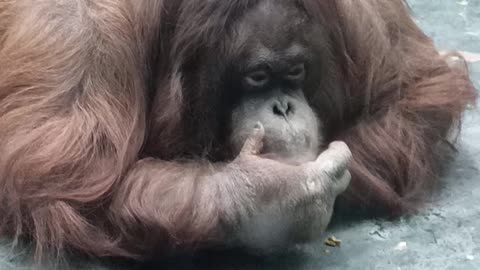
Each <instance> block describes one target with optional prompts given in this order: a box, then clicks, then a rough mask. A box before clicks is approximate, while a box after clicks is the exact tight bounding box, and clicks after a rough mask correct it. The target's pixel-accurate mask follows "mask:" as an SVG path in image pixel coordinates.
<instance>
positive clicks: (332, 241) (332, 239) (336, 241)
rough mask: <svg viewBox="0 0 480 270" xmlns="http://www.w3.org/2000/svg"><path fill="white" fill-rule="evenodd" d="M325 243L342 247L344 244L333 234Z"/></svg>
mask: <svg viewBox="0 0 480 270" xmlns="http://www.w3.org/2000/svg"><path fill="white" fill-rule="evenodd" d="M325 245H327V246H329V247H340V246H341V245H342V241H341V240H339V239H337V238H335V236H333V235H332V236H330V237H329V238H328V239H327V240H326V241H325Z"/></svg>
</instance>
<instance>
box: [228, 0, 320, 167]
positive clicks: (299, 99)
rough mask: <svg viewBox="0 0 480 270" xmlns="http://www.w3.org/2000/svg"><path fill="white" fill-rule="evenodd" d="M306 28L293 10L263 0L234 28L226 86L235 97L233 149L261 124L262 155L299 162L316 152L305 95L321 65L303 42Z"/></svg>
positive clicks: (316, 129) (315, 129)
mask: <svg viewBox="0 0 480 270" xmlns="http://www.w3.org/2000/svg"><path fill="white" fill-rule="evenodd" d="M310 31H311V27H310V26H309V25H308V24H307V19H306V18H305V17H304V16H303V15H302V14H300V13H299V12H298V10H297V9H295V8H291V7H290V6H286V4H284V5H282V4H279V2H278V1H277V2H276V3H274V2H273V1H264V2H262V3H261V4H260V6H259V7H258V8H255V9H253V10H252V11H251V12H249V13H248V14H246V16H245V17H244V18H243V20H242V21H241V23H240V24H239V27H238V28H237V29H235V30H234V31H233V32H234V34H233V36H234V38H233V42H232V43H233V44H235V45H234V46H235V47H236V48H235V49H232V51H234V52H235V53H237V54H238V58H237V60H236V61H234V63H236V65H237V66H236V67H235V68H234V70H235V71H236V76H233V80H234V82H233V83H232V84H231V85H232V87H234V88H235V91H236V93H238V94H239V96H240V98H239V99H238V102H237V103H236V106H235V107H234V110H233V113H232V121H231V127H232V133H231V134H232V135H231V137H230V143H231V145H232V147H233V149H234V152H236V153H238V151H239V150H240V149H241V147H242V145H243V143H244V142H245V140H246V138H247V137H248V135H249V132H250V131H251V129H252V128H253V126H254V125H255V124H256V123H257V122H260V123H262V124H263V126H264V128H265V138H264V142H263V144H264V147H263V150H262V154H267V155H275V156H276V158H279V159H283V160H289V161H292V162H299V163H301V162H305V161H311V160H314V159H315V158H316V157H317V156H318V153H319V150H320V145H321V142H322V139H323V135H322V133H321V128H322V125H321V122H320V119H319V118H318V117H317V115H316V114H315V113H314V111H313V110H312V108H311V107H310V106H309V104H308V102H307V100H306V99H305V95H304V89H305V87H307V81H308V80H311V79H312V78H310V74H311V72H310V71H311V70H318V69H320V68H321V63H320V61H318V60H320V59H318V58H315V57H312V55H313V52H312V50H311V49H310V47H311V46H316V45H315V44H309V45H307V44H308V43H307V38H306V36H308V34H309V32H310ZM309 42H311V40H309ZM318 42H321V40H318ZM239 44H240V45H239ZM317 47H318V46H317ZM238 51H240V53H238Z"/></svg>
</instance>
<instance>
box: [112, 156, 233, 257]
mask: <svg viewBox="0 0 480 270" xmlns="http://www.w3.org/2000/svg"><path fill="white" fill-rule="evenodd" d="M222 166H223V165H221V164H215V165H213V164H210V163H207V162H191V163H186V164H183V163H175V162H165V161H160V160H154V159H146V160H141V161H138V162H137V163H136V164H135V165H134V167H133V168H132V169H131V171H130V172H129V173H128V174H127V176H126V177H125V179H124V180H123V181H122V184H121V186H120V188H119V189H118V190H117V192H116V193H115V194H114V199H113V202H112V205H111V215H112V216H111V219H112V223H113V224H114V226H118V228H119V229H120V230H121V232H122V236H123V237H124V240H125V241H126V242H127V243H128V246H136V247H137V248H138V249H140V250H139V251H141V252H142V253H143V252H146V251H154V250H155V249H156V247H162V248H175V247H177V246H178V247H181V248H188V247H191V246H193V245H202V244H208V243H213V242H216V241H222V239H219V238H221V235H222V234H223V233H222V231H221V228H220V225H219V224H220V222H219V215H220V212H222V210H220V209H219V207H220V206H221V202H220V200H221V196H219V185H218V182H219V181H228V179H225V178H226V175H225V174H223V173H221V170H220V168H221V167H222Z"/></svg>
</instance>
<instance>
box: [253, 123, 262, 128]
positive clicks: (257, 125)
mask: <svg viewBox="0 0 480 270" xmlns="http://www.w3.org/2000/svg"><path fill="white" fill-rule="evenodd" d="M261 126H262V124H260V122H257V123H255V126H254V127H253V128H254V129H260V127H261Z"/></svg>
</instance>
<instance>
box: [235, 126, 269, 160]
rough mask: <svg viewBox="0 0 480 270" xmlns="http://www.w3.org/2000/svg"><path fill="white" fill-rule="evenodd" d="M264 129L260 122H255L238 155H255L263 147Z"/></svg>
mask: <svg viewBox="0 0 480 270" xmlns="http://www.w3.org/2000/svg"><path fill="white" fill-rule="evenodd" d="M264 136H265V129H264V127H263V125H262V124H261V123H260V122H257V123H256V124H255V127H254V128H253V132H252V134H251V135H250V136H249V137H248V138H247V140H246V141H245V143H244V145H243V148H242V150H241V151H240V155H257V154H258V153H260V151H261V150H262V148H263V137H264Z"/></svg>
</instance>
